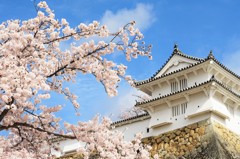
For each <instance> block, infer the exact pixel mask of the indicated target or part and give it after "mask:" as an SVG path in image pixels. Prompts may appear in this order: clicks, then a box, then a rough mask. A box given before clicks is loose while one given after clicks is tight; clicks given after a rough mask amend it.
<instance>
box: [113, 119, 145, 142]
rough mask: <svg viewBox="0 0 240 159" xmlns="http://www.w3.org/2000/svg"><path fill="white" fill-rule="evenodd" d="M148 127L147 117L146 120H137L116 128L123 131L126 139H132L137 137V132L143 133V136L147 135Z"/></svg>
mask: <svg viewBox="0 0 240 159" xmlns="http://www.w3.org/2000/svg"><path fill="white" fill-rule="evenodd" d="M148 127H149V119H146V120H142V121H137V122H134V123H131V124H127V125H122V126H119V127H116V128H115V130H118V131H121V132H123V133H124V139H125V140H126V141H131V140H133V139H134V138H135V134H137V133H142V134H143V136H146V134H147V128H148Z"/></svg>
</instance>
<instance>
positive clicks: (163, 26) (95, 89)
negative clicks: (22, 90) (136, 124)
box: [0, 0, 240, 123]
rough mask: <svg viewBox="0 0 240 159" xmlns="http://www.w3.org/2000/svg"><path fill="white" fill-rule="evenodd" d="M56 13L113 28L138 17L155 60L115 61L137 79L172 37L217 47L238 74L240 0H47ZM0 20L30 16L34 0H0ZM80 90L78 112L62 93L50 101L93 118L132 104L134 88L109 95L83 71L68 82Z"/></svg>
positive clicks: (200, 47) (183, 43) (191, 47)
mask: <svg viewBox="0 0 240 159" xmlns="http://www.w3.org/2000/svg"><path fill="white" fill-rule="evenodd" d="M46 2H47V3H48V4H49V6H50V8H51V9H53V10H54V12H55V14H56V18H58V19H61V18H66V19H67V20H68V21H69V23H70V25H71V26H76V25H78V24H79V23H81V22H84V23H88V22H91V21H93V20H98V21H100V22H102V23H104V24H107V25H108V27H109V28H110V29H112V30H114V29H116V28H117V27H120V26H122V25H124V24H125V23H127V22H129V21H131V20H135V21H136V22H137V26H138V27H139V28H140V29H141V30H142V32H143V33H144V37H145V41H146V43H148V44H152V45H153V49H152V55H153V60H152V61H149V60H148V59H147V58H138V59H136V60H132V61H131V62H130V63H129V62H127V61H125V60H124V57H123V56H119V55H115V56H113V58H114V60H115V62H117V63H123V64H126V65H127V66H128V71H127V73H128V74H130V75H132V76H133V77H134V78H135V79H136V80H143V79H146V78H148V77H150V76H151V75H152V74H154V73H155V72H156V71H157V70H158V69H159V68H160V67H161V66H162V64H163V63H164V62H165V61H166V59H167V58H168V57H169V56H170V54H171V53H172V50H173V45H174V43H178V46H179V48H180V50H181V51H183V52H184V53H186V54H189V55H192V56H196V57H203V58H204V57H206V56H207V55H208V53H209V51H210V50H213V53H214V55H215V57H216V58H217V59H218V60H219V61H221V62H222V63H224V64H225V65H226V66H227V67H229V68H230V69H232V70H233V71H235V72H236V73H237V74H240V73H239V71H240V65H239V62H238V61H239V59H240V10H239V6H240V1H238V0H211V1H209V0H201V1H193V0H182V1H179V0H158V1H156V0H148V1H143V0H138V1H137V0H131V1H129V0H111V1H109V0H95V1H88V0H46ZM0 15H1V16H0V21H1V22H3V21H6V20H8V19H21V20H24V19H29V18H32V17H34V16H36V11H35V9H34V7H33V2H32V1H31V0H21V1H20V0H11V1H9V0H1V2H0ZM69 86H70V89H71V90H72V91H73V92H75V93H76V94H78V96H79V102H80V105H81V108H80V113H81V116H80V117H75V116H74V115H72V114H71V113H73V112H74V109H73V108H72V107H71V106H70V105H69V103H68V102H67V101H66V100H64V99H63V98H62V97H56V96H53V98H52V99H51V101H48V102H47V103H48V104H56V103H59V102H60V103H62V104H63V105H64V109H63V112H61V113H58V115H61V116H62V117H63V119H64V120H66V121H69V122H71V123H75V122H76V121H77V120H88V119H91V118H92V117H93V116H94V115H95V114H97V113H100V114H102V115H109V114H111V113H113V114H114V115H115V116H114V117H113V118H114V119H115V118H116V114H118V113H119V111H120V110H121V109H124V108H126V107H128V106H131V105H132V104H134V102H135V101H134V99H133V97H132V94H136V91H135V90H134V89H132V88H131V87H129V86H128V85H127V84H126V83H124V82H122V83H121V85H120V87H119V90H118V91H119V95H118V96H117V97H113V98H110V97H108V96H107V95H106V93H105V92H104V89H103V87H102V86H101V84H100V83H98V82H96V81H95V80H94V78H93V77H91V76H82V75H80V76H79V78H78V79H77V82H76V84H69Z"/></svg>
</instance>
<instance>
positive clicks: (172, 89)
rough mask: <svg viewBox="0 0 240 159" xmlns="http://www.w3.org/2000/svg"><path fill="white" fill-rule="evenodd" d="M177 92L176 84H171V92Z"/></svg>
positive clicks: (175, 82)
mask: <svg viewBox="0 0 240 159" xmlns="http://www.w3.org/2000/svg"><path fill="white" fill-rule="evenodd" d="M176 91H178V83H177V81H174V82H171V92H172V93H173V92H176Z"/></svg>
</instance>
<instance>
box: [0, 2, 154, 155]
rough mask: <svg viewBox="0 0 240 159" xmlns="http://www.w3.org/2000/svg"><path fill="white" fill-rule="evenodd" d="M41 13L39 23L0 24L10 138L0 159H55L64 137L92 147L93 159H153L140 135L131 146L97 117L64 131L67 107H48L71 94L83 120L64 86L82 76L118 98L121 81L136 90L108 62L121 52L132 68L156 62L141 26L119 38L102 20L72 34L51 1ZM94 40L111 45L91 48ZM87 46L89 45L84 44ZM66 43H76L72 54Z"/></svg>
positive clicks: (3, 101)
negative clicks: (62, 114) (134, 62)
mask: <svg viewBox="0 0 240 159" xmlns="http://www.w3.org/2000/svg"><path fill="white" fill-rule="evenodd" d="M36 9H37V16H36V17H34V18H32V19H28V20H24V21H20V20H8V21H6V22H2V23H1V24H0V58H1V61H0V89H1V91H0V92H1V93H0V131H4V130H5V131H7V132H8V136H6V137H0V159H1V158H20V159H21V158H51V157H53V156H52V155H51V149H52V148H54V149H58V146H57V145H56V144H55V143H53V138H56V137H61V138H67V139H77V140H79V141H80V142H84V143H86V146H85V147H82V148H80V149H79V152H80V153H82V154H83V155H84V157H85V158H88V157H89V156H90V155H92V153H93V150H94V152H95V150H97V152H96V153H97V154H96V155H97V156H98V157H99V158H111V159H112V158H122V159H124V158H126V159H131V158H148V156H149V154H148V151H147V149H145V147H144V145H142V144H141V142H140V139H141V138H140V136H139V135H138V136H137V138H136V139H135V140H134V141H133V142H127V141H124V139H123V134H122V133H121V132H117V131H115V130H114V129H113V128H112V127H111V121H110V120H109V119H107V118H103V119H102V120H100V119H99V117H95V118H94V119H92V120H90V121H89V122H79V123H78V125H71V124H69V123H65V124H64V127H61V126H60V124H59V122H60V121H61V118H58V117H57V116H56V115H55V114H54V113H56V112H58V111H60V110H61V108H62V106H61V105H60V104H61V103H59V104H58V105H55V106H50V105H43V104H42V101H44V100H45V99H49V98H51V96H50V94H51V92H55V94H59V95H64V96H65V97H66V99H68V100H69V101H70V102H71V103H72V106H73V107H74V108H75V109H76V112H77V114H78V113H79V112H78V108H79V107H80V105H79V103H78V101H77V96H76V95H75V94H73V93H72V92H71V90H69V88H65V87H64V85H63V83H64V82H69V81H75V80H76V78H77V74H79V73H82V74H92V75H94V76H95V77H96V80H97V81H99V82H100V83H101V84H102V85H103V86H104V88H105V91H106V93H107V94H108V95H109V96H115V95H117V87H118V84H119V82H120V81H121V79H123V80H127V81H128V82H129V83H130V84H131V85H134V82H133V80H132V78H131V77H130V76H128V75H126V74H125V73H126V69H127V67H126V66H124V65H122V64H117V63H115V62H113V61H110V60H109V59H107V58H106V56H105V55H107V54H112V53H114V52H115V51H117V50H118V51H122V52H123V53H124V54H125V56H126V59H127V60H129V61H130V60H131V58H132V57H134V58H136V57H138V56H139V55H142V56H147V57H148V56H149V57H151V56H150V49H151V47H149V46H145V45H144V42H142V41H141V39H142V38H143V35H142V33H141V32H140V31H139V30H138V29H137V28H135V27H134V24H135V22H130V23H128V24H126V25H125V26H123V27H122V28H121V29H120V30H119V31H118V32H115V33H111V32H110V31H109V30H108V29H107V26H105V25H101V24H100V23H99V22H97V21H93V22H92V23H90V24H83V23H81V24H79V25H78V26H77V27H71V26H70V25H69V23H68V22H67V20H66V19H61V20H57V19H55V15H54V13H53V11H52V10H51V9H50V8H49V7H48V5H47V3H46V2H40V3H39V4H38V5H37V7H36ZM92 37H98V38H100V39H103V40H104V39H106V38H108V39H110V42H105V41H103V40H102V41H101V40H99V41H93V40H90V41H87V39H86V38H92ZM82 39H85V40H84V41H85V42H83V43H80V42H79V41H80V40H82ZM66 41H73V43H71V44H70V48H69V50H62V49H61V47H60V46H61V44H62V43H63V42H66ZM77 42H78V43H77Z"/></svg>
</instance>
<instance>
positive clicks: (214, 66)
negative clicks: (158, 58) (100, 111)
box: [114, 45, 240, 158]
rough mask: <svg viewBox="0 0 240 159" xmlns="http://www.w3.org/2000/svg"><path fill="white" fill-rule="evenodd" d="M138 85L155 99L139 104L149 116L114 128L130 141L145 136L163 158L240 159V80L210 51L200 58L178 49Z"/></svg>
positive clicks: (129, 120) (120, 123)
mask: <svg viewBox="0 0 240 159" xmlns="http://www.w3.org/2000/svg"><path fill="white" fill-rule="evenodd" d="M135 84H136V86H137V88H138V89H139V90H141V91H143V92H145V93H147V94H148V95H150V96H151V99H150V100H147V101H143V102H137V103H136V105H135V106H136V107H140V108H141V109H143V110H145V111H146V112H147V113H146V114H142V115H140V116H136V117H132V118H130V119H126V120H122V121H117V122H115V123H114V125H115V127H116V129H117V130H120V131H124V133H125V138H126V140H131V139H133V138H134V135H135V134H136V133H138V132H142V133H143V135H144V138H145V139H144V140H143V142H145V143H148V144H151V145H152V146H153V150H152V152H151V153H152V155H153V156H154V154H157V153H159V154H161V155H162V157H161V158H168V157H172V158H174V157H175V158H180V157H187V158H204V156H205V158H231V157H233V156H234V155H235V157H236V156H239V158H240V155H238V154H239V152H240V146H237V145H240V138H239V136H238V135H237V134H240V107H239V105H240V77H239V76H238V75H237V74H235V73H234V72H232V71H231V70H229V69H228V68H227V67H225V66H224V65H223V64H221V63H220V62H219V61H218V60H217V59H216V58H215V57H214V55H213V53H212V51H210V53H209V55H208V56H207V57H206V58H205V59H202V58H196V57H192V56H188V55H186V54H184V53H183V52H181V51H180V50H179V49H178V46H177V45H175V46H174V50H173V53H172V54H171V56H170V57H169V58H168V60H167V61H166V62H165V64H164V65H163V66H162V67H161V68H160V69H159V70H158V71H157V72H156V73H155V74H154V75H153V76H152V77H151V78H149V79H147V80H143V81H139V82H136V83H135ZM126 127H128V129H127V130H125V129H126ZM233 141H234V142H233ZM223 145H225V146H223ZM227 147H228V148H227ZM210 153H212V154H211V155H210ZM161 155H160V156H161Z"/></svg>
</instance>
